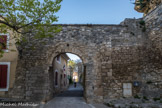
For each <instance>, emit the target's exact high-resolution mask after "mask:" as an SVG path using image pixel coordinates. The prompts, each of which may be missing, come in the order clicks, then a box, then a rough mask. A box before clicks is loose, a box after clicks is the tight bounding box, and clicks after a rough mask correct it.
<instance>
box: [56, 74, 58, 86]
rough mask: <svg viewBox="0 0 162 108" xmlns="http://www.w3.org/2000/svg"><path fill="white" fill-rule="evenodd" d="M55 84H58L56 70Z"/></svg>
mask: <svg viewBox="0 0 162 108" xmlns="http://www.w3.org/2000/svg"><path fill="white" fill-rule="evenodd" d="M55 85H58V72H55Z"/></svg>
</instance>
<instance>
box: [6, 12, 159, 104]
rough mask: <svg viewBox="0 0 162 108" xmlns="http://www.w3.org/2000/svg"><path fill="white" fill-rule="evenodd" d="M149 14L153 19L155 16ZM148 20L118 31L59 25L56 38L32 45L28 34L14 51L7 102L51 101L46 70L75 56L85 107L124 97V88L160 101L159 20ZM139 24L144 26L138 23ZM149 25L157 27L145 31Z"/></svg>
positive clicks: (132, 21)
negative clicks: (12, 99)
mask: <svg viewBox="0 0 162 108" xmlns="http://www.w3.org/2000/svg"><path fill="white" fill-rule="evenodd" d="M153 12H155V13H154V14H153V15H155V14H156V13H157V12H159V10H158V11H153ZM149 15H150V17H149V16H146V17H145V18H144V19H126V20H125V21H123V22H122V23H121V24H120V25H62V31H61V32H60V33H58V34H55V33H52V34H53V35H54V36H55V37H54V38H46V39H43V40H39V39H37V40H36V39H32V37H33V35H34V34H29V35H28V36H30V40H29V42H28V43H23V44H22V45H21V46H20V48H19V51H20V52H21V55H19V60H18V65H17V73H16V82H15V86H14V88H13V90H12V91H9V93H10V96H11V97H15V98H20V99H27V100H34V101H48V100H49V99H51V98H52V95H51V93H52V91H51V90H52V87H51V80H50V67H51V66H52V61H53V59H54V57H56V56H57V55H58V54H60V53H66V52H69V53H73V54H76V55H78V56H79V57H80V58H81V59H82V60H83V65H84V67H86V68H85V71H86V74H85V91H84V94H85V98H86V100H87V102H106V101H108V100H109V99H117V98H121V97H124V95H123V84H125V83H130V84H132V88H131V89H132V96H135V95H141V96H143V95H145V96H150V97H151V98H153V97H156V96H161V94H160V93H161V79H162V75H161V73H162V66H161V62H162V61H161V60H162V59H161V57H162V55H161V54H162V53H161V40H160V39H161V22H160V21H161V20H160V19H159V20H158V18H157V17H156V18H153V17H152V14H151V13H150V14H149ZM156 15H159V14H156ZM151 17H152V18H151ZM159 17H161V16H159ZM148 18H151V19H154V20H148ZM143 20H145V23H146V25H147V26H146V25H145V23H141V22H144V21H143ZM149 21H151V22H152V21H153V22H155V21H157V23H155V25H153V26H152V27H151V26H150V27H148V26H149V24H148V22H149ZM153 22H152V23H153ZM159 23H160V24H159ZM156 24H158V25H156ZM53 26H56V25H53ZM145 27H148V28H145ZM153 27H154V28H153ZM33 45H34V46H33ZM33 48H34V50H32V49H33ZM135 82H138V84H139V85H138V86H137V85H134V83H135Z"/></svg>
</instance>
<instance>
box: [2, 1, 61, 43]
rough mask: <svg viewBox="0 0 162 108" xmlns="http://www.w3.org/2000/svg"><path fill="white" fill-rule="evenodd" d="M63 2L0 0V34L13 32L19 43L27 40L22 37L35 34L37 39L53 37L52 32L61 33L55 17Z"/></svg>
mask: <svg viewBox="0 0 162 108" xmlns="http://www.w3.org/2000/svg"><path fill="white" fill-rule="evenodd" d="M61 1H62V0H0V32H1V33H6V32H7V30H12V31H13V34H14V38H16V40H17V41H19V40H23V41H25V40H26V38H25V37H26V36H27V35H26V36H25V37H23V38H21V36H22V35H24V34H27V33H32V32H34V34H35V37H34V38H36V39H41V38H46V37H53V36H52V34H50V32H51V31H53V32H59V31H60V30H61V29H60V27H58V26H51V24H53V23H54V22H57V21H58V17H57V16H56V15H55V13H56V12H58V11H59V9H60V7H61V5H60V3H61Z"/></svg>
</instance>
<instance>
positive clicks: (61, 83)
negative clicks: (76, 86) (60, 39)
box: [53, 54, 69, 94]
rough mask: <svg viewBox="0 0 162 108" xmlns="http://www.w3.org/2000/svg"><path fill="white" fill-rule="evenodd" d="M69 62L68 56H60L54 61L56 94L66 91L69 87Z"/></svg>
mask: <svg viewBox="0 0 162 108" xmlns="http://www.w3.org/2000/svg"><path fill="white" fill-rule="evenodd" d="M68 60H69V57H68V56H67V55H66V54H60V55H58V56H56V58H55V59H54V63H53V67H54V69H53V70H54V74H53V75H54V92H55V94H57V93H60V92H62V91H64V90H66V89H67V88H68V86H69V80H68V65H67V63H68Z"/></svg>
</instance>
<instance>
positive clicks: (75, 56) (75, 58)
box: [66, 53, 80, 61]
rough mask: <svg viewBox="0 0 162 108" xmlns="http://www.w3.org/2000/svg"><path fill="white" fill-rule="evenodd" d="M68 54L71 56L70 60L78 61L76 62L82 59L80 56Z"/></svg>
mask: <svg viewBox="0 0 162 108" xmlns="http://www.w3.org/2000/svg"><path fill="white" fill-rule="evenodd" d="M66 54H67V55H68V56H69V58H70V59H71V60H74V61H76V60H78V59H80V57H78V56H77V55H75V54H72V53H66Z"/></svg>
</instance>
